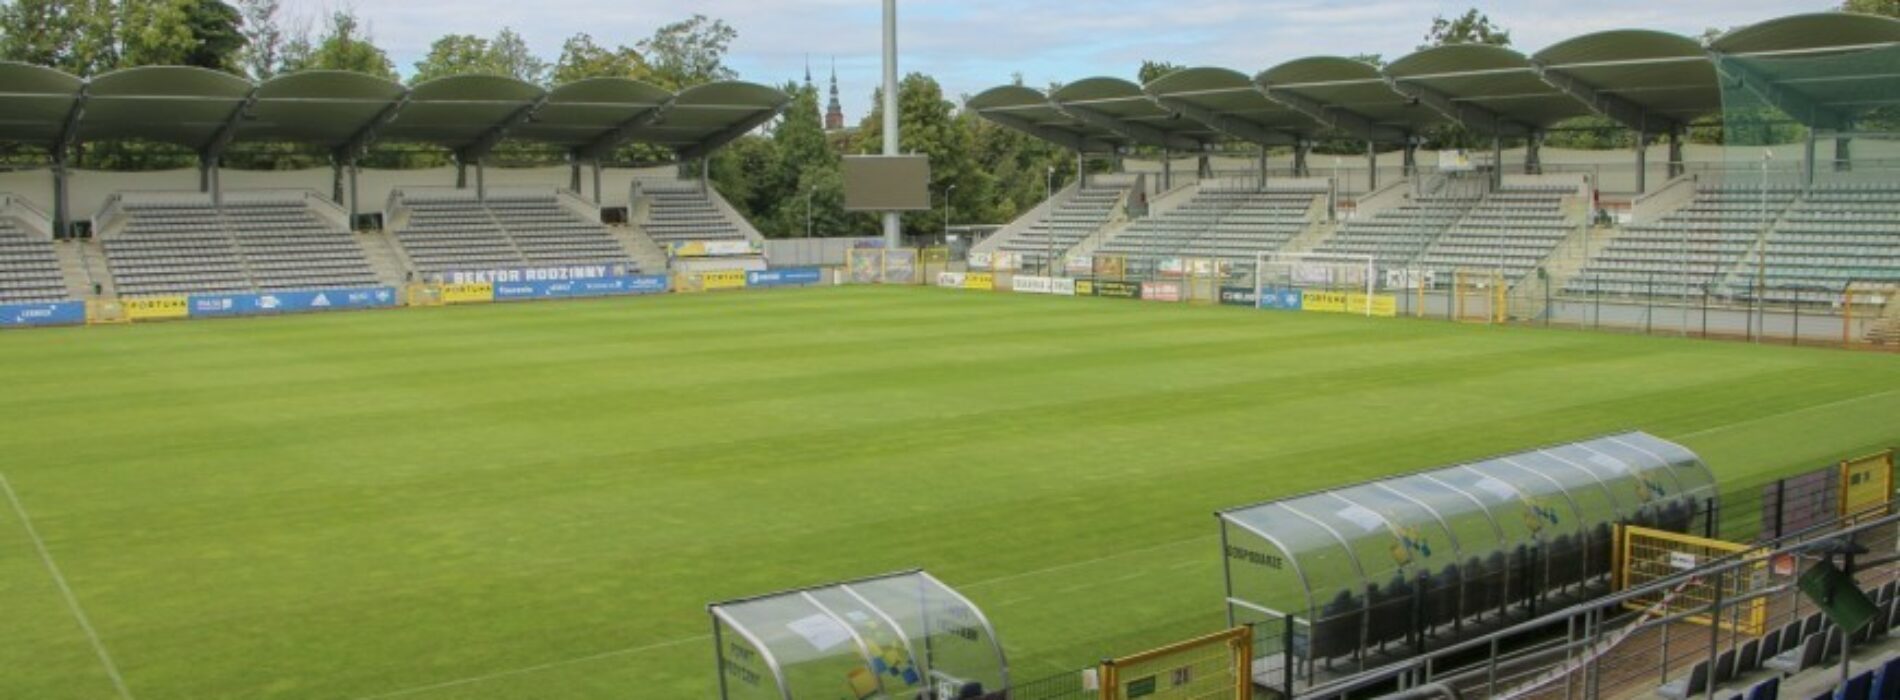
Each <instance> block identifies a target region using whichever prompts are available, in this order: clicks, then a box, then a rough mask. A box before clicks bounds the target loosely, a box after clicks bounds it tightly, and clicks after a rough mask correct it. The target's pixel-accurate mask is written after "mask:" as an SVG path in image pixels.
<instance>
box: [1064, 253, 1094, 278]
mask: <svg viewBox="0 0 1900 700" xmlns="http://www.w3.org/2000/svg"><path fill="white" fill-rule="evenodd" d="M1063 268H1064V269H1066V270H1068V272H1069V274H1071V275H1086V274H1090V273H1092V272H1094V271H1095V256H1093V255H1071V256H1069V259H1068V261H1067V262H1066V263H1064V265H1063Z"/></svg>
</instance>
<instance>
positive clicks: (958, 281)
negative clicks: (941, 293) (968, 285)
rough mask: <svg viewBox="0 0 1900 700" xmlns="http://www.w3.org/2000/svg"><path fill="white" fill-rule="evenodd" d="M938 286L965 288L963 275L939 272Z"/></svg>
mask: <svg viewBox="0 0 1900 700" xmlns="http://www.w3.org/2000/svg"><path fill="white" fill-rule="evenodd" d="M937 286H939V287H952V288H956V289H962V288H963V273H961V272H939V273H937Z"/></svg>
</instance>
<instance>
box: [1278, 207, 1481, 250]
mask: <svg viewBox="0 0 1900 700" xmlns="http://www.w3.org/2000/svg"><path fill="white" fill-rule="evenodd" d="M1482 199H1483V198H1482V196H1481V195H1479V194H1474V193H1466V192H1454V193H1450V194H1425V195H1420V196H1416V197H1413V198H1411V200H1410V201H1408V202H1406V203H1405V204H1403V205H1400V206H1398V207H1394V208H1392V209H1387V210H1385V211H1381V212H1378V213H1376V214H1373V215H1372V216H1371V217H1370V218H1367V219H1361V220H1354V221H1349V222H1346V224H1345V225H1343V226H1341V227H1339V231H1338V232H1336V233H1334V234H1333V235H1332V237H1330V238H1328V239H1326V241H1325V242H1324V243H1321V244H1320V245H1319V247H1317V248H1315V249H1314V252H1316V253H1328V254H1336V255H1370V256H1372V257H1373V259H1374V260H1375V261H1376V262H1377V263H1378V264H1379V266H1381V267H1394V266H1400V265H1404V264H1405V263H1407V262H1409V261H1411V260H1412V259H1413V258H1415V257H1417V256H1418V255H1419V254H1420V253H1422V252H1424V250H1425V248H1426V247H1427V246H1429V245H1431V243H1432V242H1433V241H1434V240H1437V239H1438V237H1439V236H1440V235H1441V234H1443V233H1445V231H1447V230H1449V229H1450V228H1451V227H1452V225H1453V224H1456V223H1457V222H1458V220H1459V219H1462V218H1464V216H1465V215H1466V214H1468V213H1470V212H1471V210H1472V209H1474V208H1475V207H1477V205H1478V203H1479V202H1480V201H1482Z"/></svg>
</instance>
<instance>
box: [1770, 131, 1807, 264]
mask: <svg viewBox="0 0 1900 700" xmlns="http://www.w3.org/2000/svg"><path fill="white" fill-rule="evenodd" d="M1819 144H1820V137H1818V136H1815V135H1814V130H1813V129H1809V130H1808V140H1807V141H1804V142H1802V144H1801V186H1802V187H1803V188H1809V189H1812V188H1813V187H1814V170H1815V168H1814V157H1815V155H1817V154H1818V152H1819V149H1817V148H1816V146H1817V145H1819ZM1760 254H1762V255H1765V254H1767V253H1766V251H1764V252H1762V253H1760Z"/></svg>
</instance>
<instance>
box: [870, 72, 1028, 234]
mask: <svg viewBox="0 0 1900 700" xmlns="http://www.w3.org/2000/svg"><path fill="white" fill-rule="evenodd" d="M872 103H873V104H874V105H876V106H875V107H874V108H873V109H872V110H871V113H870V114H868V115H865V118H864V122H863V126H862V127H861V129H860V134H861V135H862V137H863V141H862V142H861V143H862V148H864V149H865V150H866V152H876V151H880V150H881V149H882V147H883V143H884V135H883V134H884V132H883V120H884V115H883V109H884V107H883V99H882V95H879V96H877V98H876V99H874V100H873V101H872ZM897 103H898V116H897V121H898V133H899V135H900V138H899V145H900V150H901V151H903V152H904V153H914V154H920V155H925V156H929V157H930V192H931V194H932V196H933V198H934V199H935V201H936V202H937V206H938V207H941V206H942V204H941V202H942V200H941V199H940V198H941V197H942V196H943V193H944V192H945V191H947V190H948V188H950V187H951V186H953V185H954V186H955V187H956V190H955V191H954V192H953V193H952V207H953V209H954V210H955V211H960V212H962V213H963V214H962V216H963V220H964V221H966V222H967V221H971V220H979V221H986V220H989V218H990V217H992V216H994V215H995V208H996V194H995V189H996V181H995V176H994V175H992V174H991V173H989V172H987V171H985V170H984V169H983V168H982V167H981V166H980V165H979V163H978V161H977V159H976V156H975V138H974V137H973V134H972V133H971V129H970V122H967V121H964V120H961V119H959V118H958V115H957V114H956V106H955V105H954V104H952V103H951V102H950V101H949V100H946V99H944V96H943V88H942V87H941V86H940V85H938V84H937V80H936V79H935V78H932V77H930V76H927V75H924V74H922V73H912V74H910V75H907V76H904V80H903V81H902V82H900V83H898V90H897ZM904 229H905V230H906V231H910V232H913V233H926V234H934V233H941V232H942V231H943V212H942V210H941V208H939V209H937V210H936V211H931V212H911V213H908V214H905V215H904Z"/></svg>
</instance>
